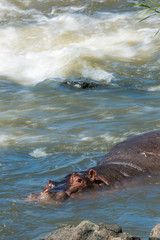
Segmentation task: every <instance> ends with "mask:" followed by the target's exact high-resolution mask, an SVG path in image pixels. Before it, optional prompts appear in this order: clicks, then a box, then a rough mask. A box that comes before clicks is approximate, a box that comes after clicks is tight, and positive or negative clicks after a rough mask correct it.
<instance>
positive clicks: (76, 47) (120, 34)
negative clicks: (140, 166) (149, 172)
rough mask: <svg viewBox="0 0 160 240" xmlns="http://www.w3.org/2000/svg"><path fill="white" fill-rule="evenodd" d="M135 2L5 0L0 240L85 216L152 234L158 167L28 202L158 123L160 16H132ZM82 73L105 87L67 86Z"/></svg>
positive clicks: (0, 60) (0, 29)
mask: <svg viewBox="0 0 160 240" xmlns="http://www.w3.org/2000/svg"><path fill="white" fill-rule="evenodd" d="M133 2H134V1H129V0H128V1H126V2H125V3H124V1H121V0H120V1H118V0H115V1H113V0H112V1H109V0H108V1H107V0H92V1H76V0H72V1H53V0H52V1H51V0H47V1H43V0H38V1H34V0H25V1H24V0H23V1H22V0H18V1H15V0H1V3H0V111H1V114H0V132H1V134H0V148H1V158H0V171H1V175H0V187H1V205H0V213H1V226H0V236H1V239H5V240H9V239H22V238H23V239H35V240H37V239H40V238H41V237H43V236H45V235H46V234H48V233H49V232H51V231H53V230H55V229H57V228H59V227H60V226H64V225H65V224H70V223H73V224H78V223H79V222H80V221H82V220H84V219H89V220H91V221H94V222H102V221H105V222H109V223H116V224H119V225H122V226H123V229H124V230H125V231H128V232H130V233H132V234H136V235H139V236H141V237H142V239H147V237H148V234H149V232H150V230H151V229H152V228H153V227H154V225H155V224H156V223H158V222H159V221H160V218H159V212H160V208H159V184H160V181H159V176H158V175H157V176H155V177H154V178H149V179H147V180H146V181H140V182H139V183H137V184H135V185H134V186H132V187H128V188H125V189H121V190H120V191H113V192H109V193H106V192H104V191H100V192H98V194H93V196H91V197H85V198H84V199H81V200H72V201H70V200H69V201H66V202H65V203H64V204H56V205H55V204H54V205H52V204H50V205H45V204H36V203H28V202H25V201H23V198H24V197H25V196H27V195H28V194H30V193H32V192H39V191H41V190H42V189H43V188H44V187H45V184H46V182H47V181H48V179H54V180H58V179H61V178H62V177H64V176H65V175H66V174H68V173H70V172H72V171H80V170H85V169H88V168H89V167H91V166H94V165H96V164H97V163H98V162H99V161H100V160H101V159H102V158H103V156H104V155H105V153H107V152H108V151H109V150H110V149H111V147H112V146H114V145H115V144H116V143H118V142H120V141H123V140H125V139H127V138H128V137H131V136H134V135H136V134H140V133H143V132H147V131H152V130H156V129H159V128H160V121H159V119H160V114H159V112H160V94H159V92H160V81H159V64H160V56H159V50H160V43H159V35H157V36H156V37H155V33H156V32H157V30H158V28H159V18H158V17H156V16H154V17H153V18H150V19H148V20H147V21H144V22H142V23H138V20H133V17H134V16H135V15H136V14H137V12H138V11H139V9H138V8H133V7H132V6H131V5H130V4H131V3H133ZM79 79H83V80H84V79H87V80H92V81H98V82H99V83H103V84H108V88H105V89H103V88H101V89H91V90H89V89H88V90H82V89H79V88H75V89H74V88H69V87H66V86H63V85H61V83H62V82H63V81H64V80H79Z"/></svg>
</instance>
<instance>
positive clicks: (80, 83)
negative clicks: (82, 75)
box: [61, 79, 112, 89]
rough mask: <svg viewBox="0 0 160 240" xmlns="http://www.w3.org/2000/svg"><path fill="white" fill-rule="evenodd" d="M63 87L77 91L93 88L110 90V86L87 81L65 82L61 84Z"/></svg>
mask: <svg viewBox="0 0 160 240" xmlns="http://www.w3.org/2000/svg"><path fill="white" fill-rule="evenodd" d="M61 84H62V85H63V86H68V87H71V88H78V89H94V88H112V86H110V85H108V84H104V83H100V82H97V81H93V80H88V79H79V80H65V81H63V82H62V83H61Z"/></svg>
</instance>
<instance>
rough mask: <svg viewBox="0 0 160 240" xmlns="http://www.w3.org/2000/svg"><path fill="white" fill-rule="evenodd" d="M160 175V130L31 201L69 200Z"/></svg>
mask: <svg viewBox="0 0 160 240" xmlns="http://www.w3.org/2000/svg"><path fill="white" fill-rule="evenodd" d="M156 171H160V130H158V131H153V132H149V133H145V134H141V135H137V136H135V137H131V138H129V139H128V140H126V141H124V142H121V143H119V144H117V145H115V146H114V147H113V148H112V149H111V150H110V151H109V153H108V154H106V156H105V157H104V159H103V160H102V161H101V163H100V164H99V165H97V166H94V167H93V168H90V169H88V170H86V171H82V172H75V173H71V174H69V175H67V176H66V177H65V178H64V179H63V180H62V181H60V182H54V181H51V180H49V181H48V183H47V184H46V189H44V190H43V191H42V192H41V193H40V194H31V195H29V198H30V199H31V200H40V201H41V200H42V201H45V200H46V201H47V200H58V201H59V200H65V199H67V198H69V197H73V196H74V197H75V195H76V194H77V193H81V192H83V191H85V190H86V189H94V188H99V187H101V186H107V188H106V190H107V189H108V188H110V187H112V186H114V184H116V183H117V182H121V181H123V180H125V179H130V178H133V177H137V176H140V175H143V174H146V173H152V172H156Z"/></svg>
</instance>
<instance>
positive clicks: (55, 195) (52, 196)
mask: <svg viewBox="0 0 160 240" xmlns="http://www.w3.org/2000/svg"><path fill="white" fill-rule="evenodd" d="M68 197H69V196H68V194H67V193H66V192H65V191H59V192H54V191H53V190H51V189H45V190H43V191H42V192H40V193H39V194H34V193H32V194H30V195H29V196H28V199H29V200H31V201H38V202H50V201H63V200H66V199H67V198H68Z"/></svg>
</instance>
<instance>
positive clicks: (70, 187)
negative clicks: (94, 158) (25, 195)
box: [29, 169, 105, 201]
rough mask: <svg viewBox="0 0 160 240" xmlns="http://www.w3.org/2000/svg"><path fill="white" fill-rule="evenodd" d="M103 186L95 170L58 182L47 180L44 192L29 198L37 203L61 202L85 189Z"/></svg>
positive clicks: (67, 177) (75, 174)
mask: <svg viewBox="0 0 160 240" xmlns="http://www.w3.org/2000/svg"><path fill="white" fill-rule="evenodd" d="M104 185H105V183H104V181H103V180H102V179H101V178H100V177H99V176H98V175H97V172H96V170H94V169H90V170H89V171H86V172H81V173H72V174H69V175H67V176H66V177H65V178H64V179H63V180H62V181H60V182H54V181H51V180H49V181H48V183H47V184H46V189H45V190H43V191H42V192H41V193H40V194H31V195H30V196H29V198H30V199H32V200H37V201H52V200H55V201H63V200H65V199H68V198H69V197H71V198H73V197H75V196H76V195H77V194H79V193H81V192H83V191H85V190H86V189H91V188H97V187H100V186H104Z"/></svg>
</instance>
